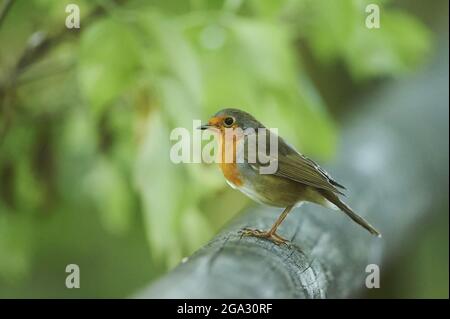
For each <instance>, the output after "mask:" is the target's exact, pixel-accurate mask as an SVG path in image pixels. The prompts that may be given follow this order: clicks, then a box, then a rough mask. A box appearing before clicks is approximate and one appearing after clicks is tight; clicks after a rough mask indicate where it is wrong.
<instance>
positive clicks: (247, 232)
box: [240, 228, 289, 245]
mask: <svg viewBox="0 0 450 319" xmlns="http://www.w3.org/2000/svg"><path fill="white" fill-rule="evenodd" d="M240 233H241V237H242V236H253V237H258V238H265V239H267V240H270V241H271V242H274V243H275V244H277V245H282V244H288V243H289V240H287V239H285V238H283V237H281V236H280V235H278V234H276V233H270V232H268V231H261V230H258V229H250V228H244V229H242V230H241V231H240Z"/></svg>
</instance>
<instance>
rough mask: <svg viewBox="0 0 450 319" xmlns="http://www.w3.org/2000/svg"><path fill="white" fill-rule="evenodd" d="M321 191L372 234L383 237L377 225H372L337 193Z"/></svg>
mask: <svg viewBox="0 0 450 319" xmlns="http://www.w3.org/2000/svg"><path fill="white" fill-rule="evenodd" d="M321 193H322V195H323V196H324V197H325V198H326V199H327V200H328V201H330V202H331V203H333V204H334V205H336V206H337V207H338V208H339V209H340V210H341V211H343V212H344V213H346V214H347V216H348V217H350V218H351V219H352V220H353V221H354V222H356V223H358V224H359V225H361V226H362V227H364V228H365V229H367V230H368V231H369V232H370V233H371V234H373V235H375V236H378V237H381V233H380V232H379V231H378V230H376V229H375V227H373V226H372V225H370V224H369V223H368V222H367V221H366V220H365V219H364V218H362V217H361V216H359V215H358V214H357V213H355V212H354V211H353V210H352V209H351V208H350V207H349V206H348V205H347V204H345V203H344V202H343V201H341V200H340V199H339V197H338V196H337V195H336V194H334V193H331V192H329V191H323V192H321Z"/></svg>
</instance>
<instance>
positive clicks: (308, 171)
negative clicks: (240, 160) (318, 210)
mask: <svg viewBox="0 0 450 319" xmlns="http://www.w3.org/2000/svg"><path fill="white" fill-rule="evenodd" d="M270 134H274V133H270ZM246 138H247V137H246ZM266 140H267V143H266V149H267V150H269V141H270V140H269V138H267V139H266ZM245 144H246V147H247V150H248V152H251V151H254V147H255V145H256V148H257V152H258V156H257V157H256V158H257V159H258V158H261V157H260V155H262V156H265V157H266V158H267V157H269V152H268V151H267V152H266V149H264V147H263V148H259V147H258V144H257V143H256V144H255V143H245ZM245 154H247V151H245ZM245 159H246V160H247V159H248V156H245ZM270 160H271V161H278V169H277V171H276V172H275V173H274V175H277V176H280V177H284V178H288V179H291V180H293V181H296V182H299V183H302V184H305V185H309V186H312V187H315V188H318V189H323V190H327V191H330V192H333V193H336V194H340V195H344V194H343V193H342V192H341V191H340V190H338V189H337V188H336V187H339V188H343V189H345V188H344V186H342V185H341V184H339V183H337V182H336V181H334V180H333V179H332V178H331V177H330V176H329V175H328V174H327V172H325V170H323V169H322V168H321V167H320V166H319V165H318V164H317V163H315V162H314V161H312V160H311V159H309V158H307V157H306V156H304V155H302V154H300V153H299V152H297V151H296V150H295V149H294V148H293V147H291V146H289V145H288V144H287V143H286V142H285V141H284V140H283V139H282V138H281V137H278V156H277V158H274V157H270ZM250 164H251V166H252V167H253V168H254V169H259V168H260V167H261V166H265V165H264V164H262V163H260V162H259V161H256V163H250ZM266 165H267V164H266Z"/></svg>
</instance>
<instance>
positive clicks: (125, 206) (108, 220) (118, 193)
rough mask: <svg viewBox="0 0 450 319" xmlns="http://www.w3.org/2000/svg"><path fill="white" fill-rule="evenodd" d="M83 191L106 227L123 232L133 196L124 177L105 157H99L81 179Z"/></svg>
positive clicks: (131, 210) (127, 225)
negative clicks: (82, 179)
mask: <svg viewBox="0 0 450 319" xmlns="http://www.w3.org/2000/svg"><path fill="white" fill-rule="evenodd" d="M83 188H84V191H85V192H86V193H87V194H88V196H89V197H90V198H91V199H92V201H93V203H94V205H95V207H96V209H97V211H98V212H99V213H100V217H101V220H102V221H103V223H104V225H105V227H106V229H108V230H109V231H111V232H113V233H116V234H120V233H123V232H125V231H126V230H127V229H128V227H129V223H130V219H131V216H130V214H132V213H133V208H134V205H133V197H132V196H131V194H130V185H128V183H127V181H126V179H125V177H124V176H123V175H122V174H121V172H120V170H119V169H118V167H117V166H115V165H114V164H113V163H112V162H111V161H110V160H108V159H107V158H103V157H100V158H99V159H98V160H97V163H96V164H95V165H94V166H93V167H92V171H91V172H90V174H89V175H88V176H87V177H86V178H85V180H84V181H83Z"/></svg>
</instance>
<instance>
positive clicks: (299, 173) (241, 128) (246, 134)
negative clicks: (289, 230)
mask: <svg viewBox="0 0 450 319" xmlns="http://www.w3.org/2000/svg"><path fill="white" fill-rule="evenodd" d="M199 128H200V129H202V130H206V129H209V130H213V131H215V132H216V133H217V135H218V138H219V139H218V142H219V152H218V153H219V155H218V156H219V157H220V158H219V166H220V168H221V170H222V173H223V175H224V177H225V179H226V180H227V182H228V184H229V185H230V186H231V187H233V188H235V189H238V190H240V191H241V192H243V193H244V194H245V195H247V196H249V197H250V198H251V199H253V200H255V201H257V202H260V203H264V204H267V205H270V206H275V207H283V208H284V210H283V212H282V213H281V215H280V216H279V217H278V219H277V220H276V221H275V223H274V224H273V226H272V227H271V228H270V229H269V230H268V231H261V230H257V229H247V228H246V229H243V230H242V233H243V235H247V236H256V237H260V238H266V239H269V240H271V241H273V242H275V243H276V244H282V243H286V242H287V241H288V240H286V239H284V238H283V237H281V236H280V235H278V234H277V233H276V231H277V229H278V226H280V224H281V223H282V222H283V221H284V219H285V218H286V216H287V215H288V214H289V212H290V211H291V210H292V209H293V208H294V207H297V206H299V205H300V204H301V203H303V202H312V203H315V204H319V205H322V206H325V207H328V208H334V209H340V210H341V211H343V212H344V213H345V214H347V216H349V217H350V218H351V219H352V220H353V221H355V222H356V223H358V224H359V225H361V226H362V227H364V228H365V229H367V230H368V231H369V232H370V233H371V234H374V235H377V236H378V237H381V234H380V233H379V232H378V231H377V230H376V229H375V228H374V227H373V226H371V225H370V224H369V223H368V222H367V221H366V220H364V218H362V217H361V216H359V215H358V214H356V213H355V212H354V211H353V210H352V209H351V208H350V207H349V206H348V205H347V204H345V203H344V202H343V201H341V199H340V198H339V195H343V193H342V190H345V187H344V186H342V185H341V184H339V183H338V182H336V181H335V180H334V179H333V178H331V177H330V175H329V174H328V173H327V172H325V170H323V169H322V168H321V167H320V166H319V165H318V164H316V163H315V162H314V161H312V160H311V159H309V158H307V157H306V156H304V155H302V154H301V153H299V152H297V151H296V150H295V149H294V148H293V147H292V146H290V145H289V144H287V143H286V142H285V141H284V140H283V138H281V137H279V136H277V135H276V134H275V133H273V132H271V131H270V130H268V129H266V128H265V127H264V125H262V124H261V123H260V122H259V121H258V120H256V119H255V118H254V117H253V116H252V115H250V114H249V113H247V112H244V111H241V110H238V109H231V108H227V109H223V110H221V111H219V112H217V113H216V114H215V115H214V116H212V117H211V118H210V119H209V121H208V123H207V124H205V125H202V126H201V127H199ZM230 130H232V131H233V132H232V133H233V134H228V133H227V132H229V131H230ZM261 130H262V131H264V132H266V133H265V134H266V135H265V139H266V142H265V143H261V144H259V143H258V144H257V143H255V140H258V138H260V139H261V137H260V136H259V132H261ZM252 137H253V139H252ZM271 138H272V140H274V141H275V142H276V143H277V144H278V145H277V152H276V154H275V156H274V155H272V153H270V152H268V150H269V151H270V149H269V148H270V147H273V146H272V145H269V144H270V143H268V142H269V141H270V140H271ZM256 144H257V145H256ZM261 145H265V146H264V147H261ZM252 151H253V152H255V153H256V154H253V157H251V154H250V153H251V152H252ZM267 153H270V155H267ZM226 154H232V156H230V159H229V160H226V159H225V155H226ZM267 157H269V159H270V160H271V161H276V164H277V165H276V166H277V167H276V170H274V171H273V172H272V173H269V174H267V173H262V170H261V168H263V167H264V164H263V163H262V161H261V160H260V158H267ZM255 158H256V160H255ZM250 159H252V160H251V161H250Z"/></svg>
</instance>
